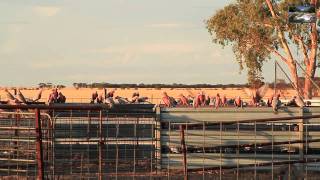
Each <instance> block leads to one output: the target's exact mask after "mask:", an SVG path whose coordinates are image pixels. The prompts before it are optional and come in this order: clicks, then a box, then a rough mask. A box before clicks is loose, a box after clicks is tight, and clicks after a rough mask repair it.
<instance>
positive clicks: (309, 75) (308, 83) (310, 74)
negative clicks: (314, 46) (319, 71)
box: [303, 66, 315, 99]
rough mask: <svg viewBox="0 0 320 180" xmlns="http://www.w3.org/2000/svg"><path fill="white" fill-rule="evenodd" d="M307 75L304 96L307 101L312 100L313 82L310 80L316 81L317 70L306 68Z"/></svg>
mask: <svg viewBox="0 0 320 180" xmlns="http://www.w3.org/2000/svg"><path fill="white" fill-rule="evenodd" d="M306 73H307V74H306V75H305V79H304V90H303V96H304V98H305V99H312V96H313V95H312V86H313V85H312V82H311V80H310V78H311V79H314V75H315V68H311V67H310V66H307V68H306Z"/></svg>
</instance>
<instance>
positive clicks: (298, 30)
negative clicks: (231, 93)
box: [206, 0, 319, 98]
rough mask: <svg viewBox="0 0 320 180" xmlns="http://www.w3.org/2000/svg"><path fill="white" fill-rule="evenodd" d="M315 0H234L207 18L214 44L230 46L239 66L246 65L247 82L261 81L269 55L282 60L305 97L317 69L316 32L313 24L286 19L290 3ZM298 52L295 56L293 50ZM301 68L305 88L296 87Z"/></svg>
mask: <svg viewBox="0 0 320 180" xmlns="http://www.w3.org/2000/svg"><path fill="white" fill-rule="evenodd" d="M306 1H309V2H308V3H310V4H311V5H315V6H316V7H317V0H311V1H310V0H305V1H304V0H273V1H272V0H235V2H233V3H231V4H229V5H227V6H225V7H224V8H223V9H220V10H218V11H217V12H216V13H215V14H214V15H213V16H212V17H210V18H209V19H208V20H207V21H206V25H207V29H208V31H209V33H210V34H211V36H212V38H213V42H214V43H218V44H220V45H222V46H227V45H231V46H232V49H233V52H234V54H235V57H236V60H237V62H238V63H239V65H240V69H241V70H242V69H243V68H245V67H246V68H247V70H248V81H249V82H252V81H256V80H262V79H263V76H262V66H263V64H264V62H266V61H268V60H269V59H270V58H271V57H276V58H277V60H279V61H282V62H284V64H286V66H287V67H288V69H289V70H290V75H291V80H292V82H293V85H294V86H295V88H296V89H298V90H299V91H300V92H302V93H303V96H304V97H305V98H311V97H312V83H311V80H310V79H314V77H315V72H316V68H317V64H316V63H317V62H316V61H317V56H319V51H318V48H319V47H318V41H319V39H318V32H317V26H316V23H304V24H302V23H301V24H292V23H289V22H288V8H289V6H290V5H292V4H295V5H299V4H300V5H301V4H303V3H306ZM296 51H298V52H297V53H298V54H299V55H298V56H297V55H295V52H296ZM297 63H301V65H302V66H301V67H302V68H303V69H304V70H303V71H304V72H305V73H304V76H305V78H304V87H300V86H299V77H298V68H299V67H298V65H300V64H297Z"/></svg>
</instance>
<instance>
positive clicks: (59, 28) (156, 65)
mask: <svg viewBox="0 0 320 180" xmlns="http://www.w3.org/2000/svg"><path fill="white" fill-rule="evenodd" d="M232 1H233V0H134V1H133V0H90V1H88V0H24V1H22V0H1V1H0V58H1V60H0V67H1V71H0V86H36V85H37V84H38V83H40V82H51V83H53V84H64V85H72V83H73V82H86V83H92V82H108V83H146V84H147V83H165V84H167V83H168V84H171V83H185V84H198V83H209V84H231V83H234V84H238V83H246V81H247V79H246V72H245V71H243V72H242V73H241V74H239V65H238V64H237V63H236V61H235V58H234V55H233V52H232V50H231V47H225V48H222V47H221V46H220V45H216V44H213V43H212V42H211V40H212V38H211V37H210V34H209V33H208V31H207V29H206V28H205V26H206V25H205V20H206V19H209V18H210V16H212V15H213V14H214V13H215V12H216V11H217V10H218V9H221V8H223V7H224V6H226V5H227V4H229V3H231V2H232ZM272 68H273V67H272V63H267V65H266V66H265V67H264V70H263V71H264V76H265V78H266V80H270V81H271V80H272V77H273V73H272Z"/></svg>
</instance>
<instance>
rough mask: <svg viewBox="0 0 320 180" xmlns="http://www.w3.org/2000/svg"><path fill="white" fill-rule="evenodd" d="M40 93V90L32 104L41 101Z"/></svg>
mask: <svg viewBox="0 0 320 180" xmlns="http://www.w3.org/2000/svg"><path fill="white" fill-rule="evenodd" d="M42 91H43V89H40V90H39V92H38V94H37V96H36V97H35V98H34V99H33V102H36V101H38V100H39V99H41V95H42Z"/></svg>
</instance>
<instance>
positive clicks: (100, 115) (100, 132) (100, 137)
mask: <svg viewBox="0 0 320 180" xmlns="http://www.w3.org/2000/svg"><path fill="white" fill-rule="evenodd" d="M102 146H103V141H102V111H101V110H100V111H99V180H102V173H103V172H102Z"/></svg>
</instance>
